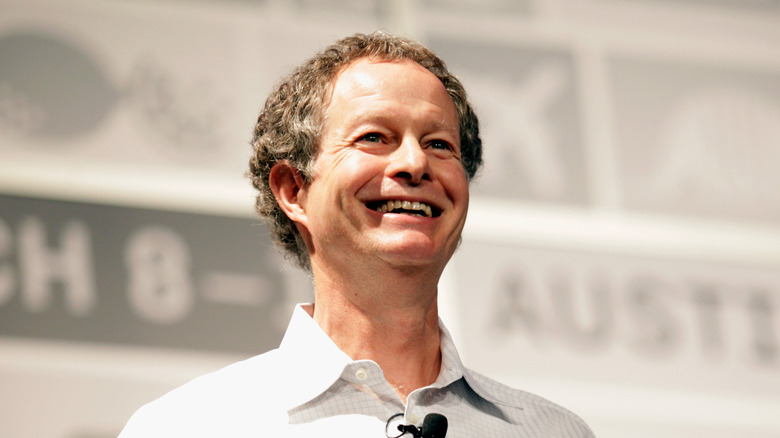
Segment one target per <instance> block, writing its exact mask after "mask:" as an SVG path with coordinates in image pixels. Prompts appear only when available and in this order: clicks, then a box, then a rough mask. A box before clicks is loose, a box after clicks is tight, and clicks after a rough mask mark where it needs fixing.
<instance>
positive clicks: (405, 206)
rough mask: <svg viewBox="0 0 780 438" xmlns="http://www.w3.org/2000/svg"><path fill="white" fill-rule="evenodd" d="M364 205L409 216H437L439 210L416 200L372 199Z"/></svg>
mask: <svg viewBox="0 0 780 438" xmlns="http://www.w3.org/2000/svg"><path fill="white" fill-rule="evenodd" d="M366 207H368V208H370V209H372V210H374V211H378V212H380V213H397V214H408V215H410V216H421V217H438V216H439V215H441V211H439V209H437V208H436V207H432V206H430V205H428V204H426V203H424V202H416V201H400V200H390V201H373V202H367V203H366Z"/></svg>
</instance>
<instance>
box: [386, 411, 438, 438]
mask: <svg viewBox="0 0 780 438" xmlns="http://www.w3.org/2000/svg"><path fill="white" fill-rule="evenodd" d="M401 416H403V414H395V415H393V416H392V417H390V419H389V420H387V425H385V435H387V437H388V438H398V437H400V436H401V435H404V434H406V433H411V434H412V436H413V437H414V438H444V436H445V435H447V417H445V416H444V415H441V414H428V415H426V416H425V419H423V425H422V428H421V429H419V428H417V426H414V425H412V424H398V420H400V418H399V417H401ZM394 420H395V421H394ZM394 429H397V430H398V432H396V431H395V430H394ZM399 432H400V433H399Z"/></svg>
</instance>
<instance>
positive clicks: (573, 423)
mask: <svg viewBox="0 0 780 438" xmlns="http://www.w3.org/2000/svg"><path fill="white" fill-rule="evenodd" d="M466 377H467V379H466V380H467V381H468V383H469V384H470V385H471V386H472V389H473V390H474V391H476V392H477V393H478V394H479V395H480V396H482V397H483V398H485V399H487V400H488V401H491V402H493V403H494V404H496V405H499V406H501V407H502V408H503V410H505V411H512V413H513V415H511V417H514V419H515V421H517V423H519V424H522V425H523V426H525V427H530V428H532V429H536V430H539V431H544V432H545V433H546V434H549V435H550V436H563V437H583V438H586V437H591V438H592V437H593V436H594V435H593V432H592V431H591V429H590V427H588V425H587V424H586V423H585V421H583V420H582V418H580V417H579V416H578V415H577V414H575V413H573V412H571V411H570V410H568V409H566V408H564V407H562V406H560V405H558V404H556V403H554V402H552V401H550V400H548V399H546V398H544V397H541V396H538V395H536V394H533V393H530V392H527V391H522V390H519V389H515V388H512V387H510V386H508V385H505V384H503V383H501V382H498V381H496V380H494V379H491V378H490V377H487V376H485V375H483V374H480V373H478V372H476V371H473V370H467V373H466Z"/></svg>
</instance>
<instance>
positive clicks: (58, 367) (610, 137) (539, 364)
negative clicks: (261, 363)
mask: <svg viewBox="0 0 780 438" xmlns="http://www.w3.org/2000/svg"><path fill="white" fill-rule="evenodd" d="M377 29H383V30H386V31H389V32H392V33H397V34H403V35H407V36H411V37H414V38H416V39H419V40H421V41H423V42H424V43H426V44H428V45H429V46H430V47H431V48H433V49H434V50H435V51H437V52H438V53H439V54H440V55H441V56H442V57H443V58H444V59H445V60H446V61H447V62H448V64H449V66H450V68H451V69H452V70H453V71H454V72H455V73H456V74H458V75H459V76H460V77H461V78H462V80H463V81H464V83H465V85H466V88H467V90H468V91H469V92H470V95H471V99H472V101H473V102H474V104H475V106H476V108H477V111H478V114H479V115H480V117H481V121H482V131H483V140H484V142H485V148H486V149H485V151H486V165H485V168H484V169H483V171H482V174H481V176H480V177H479V179H478V180H477V183H476V184H475V185H474V186H473V187H472V191H473V195H472V207H471V210H470V216H469V220H468V223H467V227H466V231H465V233H464V242H463V245H462V247H461V249H460V250H459V252H458V253H457V254H456V256H455V258H454V260H453V262H452V263H451V264H450V266H449V267H448V270H447V271H446V273H445V277H444V278H443V281H442V284H441V296H442V298H441V299H442V307H443V309H442V313H443V318H444V319H445V321H446V322H447V324H448V326H449V327H450V328H451V330H452V332H453V335H454V336H455V340H456V342H457V343H458V344H459V346H460V348H461V350H462V355H463V358H464V360H465V362H466V363H467V364H469V365H471V366H472V367H474V368H476V369H478V370H479V371H482V372H484V373H486V374H489V375H491V376H494V377H496V378H499V379H500V380H503V381H505V382H507V383H510V384H512V385H513V386H516V387H518V388H521V389H525V390H529V391H532V392H536V393H538V394H540V395H543V396H545V397H548V398H550V399H552V400H554V401H556V402H558V403H559V404H562V405H564V406H566V407H568V408H570V409H571V410H573V411H575V412H577V413H578V414H580V415H581V416H582V417H583V418H584V419H585V420H586V421H587V422H588V423H589V424H590V425H591V426H592V428H593V430H594V432H595V433H596V435H597V436H599V437H600V438H618V437H628V436H630V437H657V436H664V437H671V438H681V437H699V436H701V437H708V438H720V437H724V438H725V437H740V438H742V437H780V415H778V412H780V172H778V170H777V169H778V163H779V162H780V1H778V0H663V1H661V0H450V1H448V0H397V1H391V0H365V1H358V0H354V1H337V0H320V1H317V0H290V1H281V0H232V1H215V0H214V1H209V0H197V1H196V0H191V1H184V0H157V1H152V0H134V1H129V0H71V1H68V2H61V1H55V0H24V1H23V0H0V435H2V436H8V437H16V436H19V437H21V436H24V437H41V438H104V437H110V436H115V435H116V434H117V433H118V432H119V430H121V428H122V426H123V425H124V423H125V421H126V420H127V418H128V417H129V416H130V414H131V413H132V412H133V411H134V410H135V409H137V408H138V407H139V406H140V405H141V404H143V403H144V402H147V401H149V400H151V399H153V398H156V397H158V396H159V395H161V394H162V393H164V392H165V391H167V390H169V389H171V388H173V387H175V386H178V385H179V384H181V383H183V382H185V381H187V380H189V379H191V378H192V377H194V376H197V375H199V374H202V373H204V372H208V371H211V370H214V369H217V368H219V367H221V366H223V365H225V364H227V363H230V362H233V361H235V360H238V359H241V358H244V357H248V356H251V355H254V354H258V353H261V352H263V351H265V350H268V349H270V348H273V347H275V346H276V345H277V343H278V341H279V339H280V336H281V333H282V332H283V330H284V327H285V324H286V322H287V320H288V317H289V314H290V312H291V309H292V303H295V302H300V301H305V300H309V299H311V298H310V296H311V293H310V285H309V283H308V280H307V278H306V277H305V276H303V275H301V274H300V273H298V272H297V271H295V270H294V269H293V268H291V267H290V266H289V265H288V264H286V263H285V262H284V261H283V260H282V259H281V258H280V257H279V256H278V255H277V253H276V252H275V250H274V249H273V248H272V246H271V244H270V243H269V241H268V239H267V237H265V231H264V228H263V226H262V225H260V224H259V221H258V220H256V219H255V218H254V214H253V209H252V206H253V194H252V191H251V190H250V186H249V183H248V181H247V180H246V179H245V178H244V176H243V174H244V171H245V168H246V162H247V159H248V156H249V152H250V149H249V146H248V141H249V138H250V135H251V129H252V126H253V121H254V118H255V117H256V115H257V112H258V110H259V108H260V107H261V105H262V103H263V102H264V100H265V97H266V95H267V93H268V92H269V90H270V88H271V86H272V85H273V83H274V82H275V81H276V80H278V79H279V78H280V77H281V76H282V75H284V74H285V73H287V72H288V71H289V70H290V69H291V68H292V67H294V66H295V65H297V64H298V63H300V62H301V61H302V60H304V59H305V58H307V57H308V56H310V55H311V54H313V53H314V52H315V51H317V50H319V49H321V48H323V47H325V46H326V45H327V44H329V43H331V42H332V41H334V40H335V39H337V38H339V37H341V36H345V35H348V34H351V33H354V32H371V31H373V30H377Z"/></svg>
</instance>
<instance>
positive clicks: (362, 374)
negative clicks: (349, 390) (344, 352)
mask: <svg viewBox="0 0 780 438" xmlns="http://www.w3.org/2000/svg"><path fill="white" fill-rule="evenodd" d="M355 377H356V378H357V379H358V380H366V379H368V371H366V369H365V368H360V369H358V370H357V371H355Z"/></svg>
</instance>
